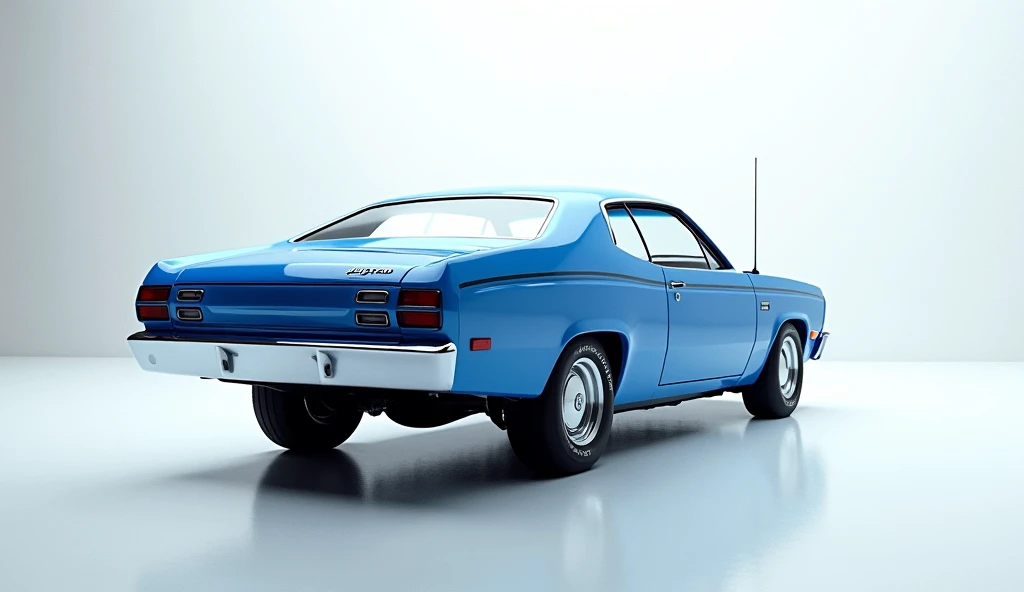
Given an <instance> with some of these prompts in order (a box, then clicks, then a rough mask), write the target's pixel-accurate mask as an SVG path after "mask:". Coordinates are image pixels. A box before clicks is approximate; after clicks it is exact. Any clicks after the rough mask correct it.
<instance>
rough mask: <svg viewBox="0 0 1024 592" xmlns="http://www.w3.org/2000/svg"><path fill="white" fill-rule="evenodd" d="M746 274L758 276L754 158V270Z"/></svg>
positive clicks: (755, 163) (755, 162) (755, 160)
mask: <svg viewBox="0 0 1024 592" xmlns="http://www.w3.org/2000/svg"><path fill="white" fill-rule="evenodd" d="M747 273H754V274H760V273H761V272H760V271H758V270H757V157H756V156H755V157H754V268H753V269H751V270H750V271H748V272H747Z"/></svg>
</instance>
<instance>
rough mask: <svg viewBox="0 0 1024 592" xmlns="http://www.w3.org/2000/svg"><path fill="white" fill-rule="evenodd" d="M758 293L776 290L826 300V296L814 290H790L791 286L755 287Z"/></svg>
mask: <svg viewBox="0 0 1024 592" xmlns="http://www.w3.org/2000/svg"><path fill="white" fill-rule="evenodd" d="M754 290H756V291H757V293H758V294H762V293H764V292H775V293H778V294H799V295H800V296H810V297H811V298H817V299H818V300H824V299H825V297H824V296H821V295H819V294H814V293H812V292H804V291H803V290H790V289H789V288H754Z"/></svg>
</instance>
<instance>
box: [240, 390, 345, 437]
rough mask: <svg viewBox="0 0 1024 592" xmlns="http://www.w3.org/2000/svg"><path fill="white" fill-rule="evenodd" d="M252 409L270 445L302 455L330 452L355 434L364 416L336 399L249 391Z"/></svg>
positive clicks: (274, 391)
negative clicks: (318, 451) (321, 451)
mask: <svg viewBox="0 0 1024 592" xmlns="http://www.w3.org/2000/svg"><path fill="white" fill-rule="evenodd" d="M252 408H253V411H254V412H255V413H256V421H257V423H259V424H260V429H262V430H263V433H264V434H266V436H267V438H269V439H270V441H271V442H273V443H274V444H277V445H278V446H281V447H282V448H287V449H289V450H297V451H301V452H312V451H317V450H330V449H332V448H334V447H336V446H338V445H339V444H341V443H342V442H344V441H345V440H348V438H349V436H351V435H352V432H354V431H356V427H357V426H358V425H359V420H361V419H362V418H363V412H362V411H361V410H359V409H357V408H356V407H355V406H353V405H350V404H348V402H346V401H345V400H344V399H339V398H337V397H322V396H320V395H316V394H313V393H310V394H302V393H298V392H284V391H279V390H274V389H271V388H267V387H265V386H253V387H252Z"/></svg>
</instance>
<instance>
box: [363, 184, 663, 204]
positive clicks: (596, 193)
mask: <svg viewBox="0 0 1024 592" xmlns="http://www.w3.org/2000/svg"><path fill="white" fill-rule="evenodd" d="M485 195H488V196H490V195H494V196H498V195H516V196H531V197H532V196H537V197H550V198H554V199H558V200H566V201H576V202H592V203H595V204H596V203H598V202H601V201H604V200H606V199H614V198H620V199H636V200H643V201H652V202H658V203H665V202H664V201H663V200H660V199H656V198H653V197H649V196H647V195H643V194H640V193H636V192H633V191H624V190H621V189H603V188H599V187H578V186H568V185H566V186H560V185H499V186H494V187H473V188H468V189H447V190H443V191H431V192H428V193H417V194H415V195H406V196H402V197H394V198H391V199H385V200H381V201H378V202H376V203H375V204H374V205H379V204H386V203H392V202H399V201H407V200H411V199H424V198H431V197H462V196H466V197H474V196H485Z"/></svg>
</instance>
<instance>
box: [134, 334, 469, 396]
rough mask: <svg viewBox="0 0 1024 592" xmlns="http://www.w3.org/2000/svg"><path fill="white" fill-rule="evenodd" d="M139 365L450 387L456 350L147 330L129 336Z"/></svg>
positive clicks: (248, 377)
mask: <svg viewBox="0 0 1024 592" xmlns="http://www.w3.org/2000/svg"><path fill="white" fill-rule="evenodd" d="M128 345H129V347H131V350H132V354H133V355H134V356H135V361H136V362H138V364H139V367H141V368H142V369H143V370H147V371H150V372H163V373H167V374H183V375H186V376H199V377H202V378H223V379H226V380H237V381H241V382H253V383H282V384H322V385H334V386H349V387H364V388H383V389H402V390H417V391H430V392H446V391H450V390H451V388H452V384H453V383H454V381H455V356H456V348H455V344H453V343H446V344H444V345H439V346H422V345H411V346H399V345H364V344H341V343H313V342H291V341H277V342H270V343H252V342H233V341H215V340H209V341H206V340H191V339H177V338H174V337H165V336H155V335H152V334H149V333H146V332H141V333H136V334H134V335H132V336H130V337H129V338H128Z"/></svg>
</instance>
